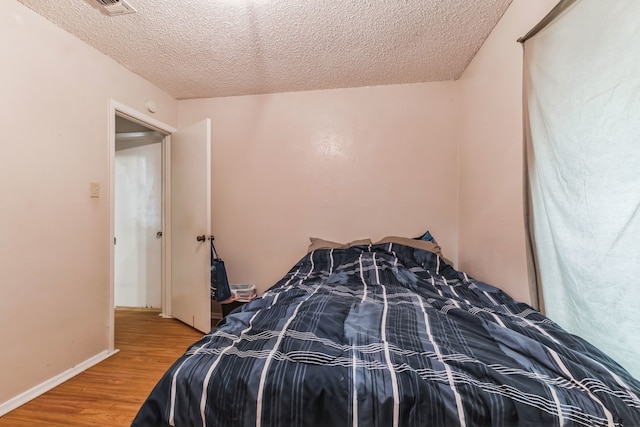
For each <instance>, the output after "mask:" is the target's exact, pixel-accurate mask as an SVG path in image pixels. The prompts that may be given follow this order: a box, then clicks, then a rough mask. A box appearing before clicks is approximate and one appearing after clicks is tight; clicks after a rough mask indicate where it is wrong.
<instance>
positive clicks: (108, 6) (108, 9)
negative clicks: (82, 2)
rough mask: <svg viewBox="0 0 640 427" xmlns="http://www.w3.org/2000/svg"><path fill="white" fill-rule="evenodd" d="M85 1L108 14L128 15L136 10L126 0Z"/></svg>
mask: <svg viewBox="0 0 640 427" xmlns="http://www.w3.org/2000/svg"><path fill="white" fill-rule="evenodd" d="M86 1H87V3H89V4H91V5H92V6H93V7H95V8H97V9H99V10H100V12H102V13H103V14H105V15H108V16H118V15H128V14H131V13H136V12H137V10H135V9H134V8H133V6H131V5H130V4H129V3H128V2H127V1H126V0H86Z"/></svg>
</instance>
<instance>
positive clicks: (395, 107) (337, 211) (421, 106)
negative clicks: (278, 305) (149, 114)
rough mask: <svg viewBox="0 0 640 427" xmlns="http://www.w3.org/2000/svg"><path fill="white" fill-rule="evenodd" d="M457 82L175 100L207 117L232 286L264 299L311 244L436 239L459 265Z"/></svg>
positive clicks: (216, 225) (219, 232) (186, 116)
mask: <svg viewBox="0 0 640 427" xmlns="http://www.w3.org/2000/svg"><path fill="white" fill-rule="evenodd" d="M458 108H459V107H458V105H457V100H456V85H455V83H453V82H443V83H427V84H414V85H395V86H383V87H369V88H355V89H338V90H325V91H309V92H297V93H281V94H274V95H258V96H243V97H229V98H217V99H201V100H188V101H180V102H179V125H180V126H181V127H182V126H185V125H188V124H191V123H193V122H196V121H198V120H200V119H202V118H204V117H210V118H211V119H212V141H213V149H212V157H213V159H212V163H213V174H212V180H213V182H212V188H213V201H212V205H213V206H212V216H213V218H212V220H213V224H212V225H213V227H212V228H213V233H214V234H215V236H216V242H217V245H216V246H217V249H218V250H219V252H220V254H221V256H222V257H223V258H224V259H225V262H226V264H227V270H228V274H229V279H230V280H231V281H232V282H237V283H245V282H250V283H254V284H256V286H257V287H258V288H259V290H261V291H263V290H265V289H266V288H267V287H269V286H271V285H273V284H274V283H275V282H276V281H277V280H278V279H280V278H281V277H282V276H283V275H284V273H286V271H288V269H289V268H290V267H292V266H293V264H294V263H295V262H297V261H298V260H299V259H300V258H301V257H302V256H303V255H304V254H305V253H306V248H307V246H308V244H309V237H310V236H316V237H322V238H325V239H329V240H336V241H340V242H346V241H350V240H354V239H358V238H363V237H371V238H373V239H379V238H382V237H384V236H385V235H389V234H394V235H402V236H416V235H420V234H421V233H423V232H424V231H425V230H426V229H429V230H431V231H432V232H433V234H434V235H435V236H436V238H437V239H438V240H439V242H440V243H441V245H442V247H443V250H444V252H445V255H447V256H449V257H451V258H452V259H454V260H455V259H456V257H457V240H458V236H457V215H458V214H457V211H458V210H457V184H456V181H457V179H456V177H457V168H456V162H457V132H458V126H457V125H456V120H455V118H456V117H457V114H458Z"/></svg>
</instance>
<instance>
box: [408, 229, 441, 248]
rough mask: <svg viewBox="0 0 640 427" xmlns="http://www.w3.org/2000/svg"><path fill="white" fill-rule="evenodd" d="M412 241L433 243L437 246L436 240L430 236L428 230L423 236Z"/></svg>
mask: <svg viewBox="0 0 640 427" xmlns="http://www.w3.org/2000/svg"><path fill="white" fill-rule="evenodd" d="M414 240H424V241H425V242H433V243H435V244H436V245H437V244H438V242H436V239H435V238H434V237H433V236H432V235H431V233H430V232H429V230H427V231H425V232H424V234H423V235H422V236H420V237H414Z"/></svg>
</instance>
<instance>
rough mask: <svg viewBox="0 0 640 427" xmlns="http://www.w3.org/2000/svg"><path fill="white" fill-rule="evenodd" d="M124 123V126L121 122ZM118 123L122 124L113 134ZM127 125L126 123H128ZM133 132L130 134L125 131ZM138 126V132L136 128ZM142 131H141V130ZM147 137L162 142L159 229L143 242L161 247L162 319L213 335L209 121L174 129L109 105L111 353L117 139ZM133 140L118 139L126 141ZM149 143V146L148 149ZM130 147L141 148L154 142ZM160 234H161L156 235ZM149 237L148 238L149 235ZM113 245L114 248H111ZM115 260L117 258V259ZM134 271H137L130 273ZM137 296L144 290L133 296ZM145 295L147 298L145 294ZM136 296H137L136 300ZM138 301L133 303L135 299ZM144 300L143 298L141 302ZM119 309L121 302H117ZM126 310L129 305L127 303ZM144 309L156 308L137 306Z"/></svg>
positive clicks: (112, 337)
mask: <svg viewBox="0 0 640 427" xmlns="http://www.w3.org/2000/svg"><path fill="white" fill-rule="evenodd" d="M122 119H124V120H122ZM116 122H119V123H120V126H119V127H118V129H116V127H117V126H116ZM129 122H130V123H129ZM124 125H126V126H134V128H125V127H124ZM137 125H139V126H141V127H142V128H140V127H136V126H137ZM143 128H144V130H143ZM138 131H140V132H150V133H149V134H147V135H145V136H147V137H152V136H155V134H157V135H158V136H159V137H160V138H161V142H160V150H161V159H162V166H161V171H162V172H161V178H160V182H161V188H162V191H161V200H162V201H161V225H162V227H161V228H160V229H157V228H155V227H147V228H148V230H147V232H148V234H147V240H152V241H155V242H159V243H160V246H161V256H160V259H161V261H160V265H161V267H160V277H161V279H160V282H161V284H160V300H161V305H160V306H161V310H162V311H161V313H160V314H161V316H162V317H173V318H176V319H178V320H180V321H182V322H184V323H186V324H188V325H190V326H192V327H194V328H196V329H198V330H200V331H202V332H205V333H206V332H208V331H210V330H211V323H212V319H211V312H212V310H211V305H212V304H211V297H210V262H211V256H210V249H209V247H208V245H209V241H207V240H206V238H205V239H202V236H203V235H204V236H205V237H206V236H210V235H211V120H210V119H208V118H207V119H203V120H201V121H200V122H197V123H193V124H191V125H189V126H186V127H183V128H181V129H175V128H173V127H171V126H168V125H166V124H164V123H162V122H159V121H158V120H156V119H154V118H152V117H150V116H147V115H145V114H143V113H141V112H139V111H137V110H135V109H132V108H130V107H128V106H126V105H123V104H120V103H119V102H117V101H115V100H111V101H110V114H109V141H110V142H109V146H110V160H109V164H110V166H109V167H110V171H111V173H110V175H111V176H110V194H109V203H110V206H111V212H110V222H111V226H110V240H111V243H112V244H111V251H110V256H109V263H110V266H109V267H110V278H109V280H110V284H111V286H110V296H109V301H108V303H109V307H110V313H111V315H110V318H109V329H110V331H111V333H110V334H109V335H110V336H109V349H110V350H114V349H115V307H116V305H118V304H116V298H117V299H118V300H119V299H120V296H118V297H116V275H119V273H116V270H117V267H116V260H115V258H116V252H117V250H116V247H117V246H118V244H119V243H121V242H122V240H121V239H122V236H118V235H116V224H115V223H116V209H119V208H118V207H116V192H117V189H116V163H117V162H116V133H122V134H126V133H136V132H138ZM132 136H133V135H121V136H120V137H119V139H121V140H122V139H128V138H131V137H132ZM147 143H148V144H147ZM147 143H142V142H140V141H139V144H136V143H132V144H131V145H132V146H131V147H127V148H123V149H122V150H118V151H123V150H129V149H131V148H133V146H134V145H139V146H140V147H144V146H146V145H153V144H155V142H149V141H147ZM158 232H160V233H161V235H160V234H158ZM149 234H150V235H149ZM113 243H115V244H113ZM118 256H119V255H118ZM132 269H133V270H136V269H137V268H132ZM133 292H134V293H135V292H139V293H140V294H145V293H147V291H146V290H141V291H138V290H136V291H133ZM147 295H148V293H147ZM138 296H139V295H138ZM138 296H136V298H137V297H138ZM145 298H146V297H145ZM118 303H120V301H118ZM126 304H127V305H130V303H126ZM136 304H142V306H147V305H152V306H154V305H153V304H155V303H149V302H148V301H147V302H143V303H140V302H139V301H138V302H136Z"/></svg>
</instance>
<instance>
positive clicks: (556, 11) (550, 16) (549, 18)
mask: <svg viewBox="0 0 640 427" xmlns="http://www.w3.org/2000/svg"><path fill="white" fill-rule="evenodd" d="M576 1H578V0H560V1H559V2H558V4H557V5H555V6H554V8H553V9H551V12H549V13H547V15H546V16H545V17H544V18H542V20H541V21H540V22H538V23H537V24H536V26H535V27H533V28H532V29H531V30H529V32H528V33H527V34H525V35H524V36H522V37H520V38H519V39H518V43H524V42H526V41H527V40H529V39H530V38H531V37H533V36H535V35H536V34H538V33H539V32H540V31H541V30H542V29H544V28H545V27H546V26H547V25H549V24H550V23H551V22H553V20H554V19H556V18H557V17H558V16H559V15H560V14H561V13H562V12H564V11H565V10H567V9H568V8H570V7H571V6H572V5H573V4H574V3H575V2H576Z"/></svg>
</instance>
